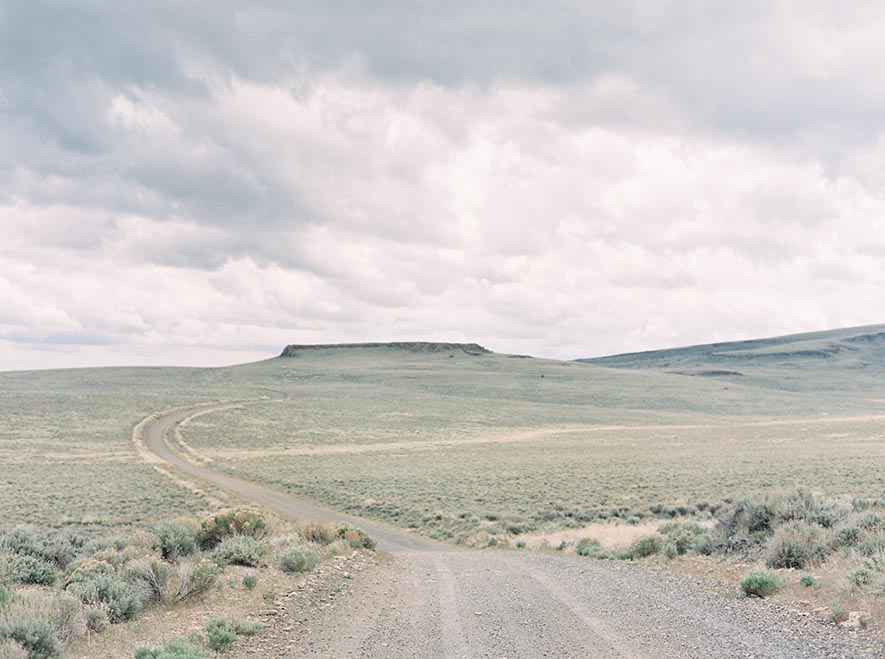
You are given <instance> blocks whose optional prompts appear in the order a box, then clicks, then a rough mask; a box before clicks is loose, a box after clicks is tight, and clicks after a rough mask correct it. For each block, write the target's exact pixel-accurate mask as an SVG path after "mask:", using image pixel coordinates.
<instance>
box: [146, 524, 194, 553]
mask: <svg viewBox="0 0 885 659" xmlns="http://www.w3.org/2000/svg"><path fill="white" fill-rule="evenodd" d="M151 532H152V533H153V534H154V535H155V536H156V542H155V543H154V547H153V548H154V549H159V550H160V554H161V555H162V557H163V558H164V559H165V560H167V561H177V560H178V559H179V558H181V557H183V556H190V555H191V554H193V553H195V552H196V551H197V530H196V529H195V528H194V527H193V526H192V525H191V524H188V523H187V522H185V521H183V520H176V521H166V522H160V523H159V524H157V525H156V526H154V527H153V528H152V529H151Z"/></svg>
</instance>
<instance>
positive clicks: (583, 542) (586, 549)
mask: <svg viewBox="0 0 885 659" xmlns="http://www.w3.org/2000/svg"><path fill="white" fill-rule="evenodd" d="M575 553H576V554H577V555H578V556H598V555H599V554H601V553H602V546H601V545H600V544H599V540H595V539H593V538H581V539H580V540H578V543H577V544H576V545H575Z"/></svg>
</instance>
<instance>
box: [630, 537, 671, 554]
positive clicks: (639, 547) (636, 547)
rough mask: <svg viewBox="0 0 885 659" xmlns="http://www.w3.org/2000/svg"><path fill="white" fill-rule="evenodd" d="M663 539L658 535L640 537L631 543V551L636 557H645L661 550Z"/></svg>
mask: <svg viewBox="0 0 885 659" xmlns="http://www.w3.org/2000/svg"><path fill="white" fill-rule="evenodd" d="M662 546H663V541H662V540H661V538H660V537H658V536H656V535H647V536H645V537H642V538H639V539H637V540H636V541H634V542H633V544H632V545H630V551H631V553H632V554H633V555H634V556H635V557H636V558H645V557H646V556H652V555H653V554H657V553H658V552H659V551H661V547H662Z"/></svg>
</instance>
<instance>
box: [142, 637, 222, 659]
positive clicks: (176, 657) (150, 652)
mask: <svg viewBox="0 0 885 659" xmlns="http://www.w3.org/2000/svg"><path fill="white" fill-rule="evenodd" d="M135 659H209V654H208V652H206V648H205V647H203V641H202V639H201V638H200V636H199V635H198V634H191V635H190V637H188V638H185V637H184V636H173V637H172V638H170V639H169V640H168V641H166V642H165V643H163V645H162V646H160V647H158V648H148V647H140V648H138V649H136V650H135Z"/></svg>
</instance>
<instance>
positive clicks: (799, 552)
mask: <svg viewBox="0 0 885 659" xmlns="http://www.w3.org/2000/svg"><path fill="white" fill-rule="evenodd" d="M828 554H829V549H828V548H827V547H826V545H824V544H823V542H821V532H820V529H818V528H816V527H813V526H810V525H808V524H792V525H790V526H788V527H785V528H781V529H779V530H778V532H777V534H776V535H775V537H774V538H772V540H771V542H769V545H768V548H767V550H766V554H765V564H766V565H767V566H768V567H771V568H793V569H802V568H804V567H806V566H807V565H810V564H812V563H820V562H822V561H824V560H825V559H826V557H827V555H828Z"/></svg>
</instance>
